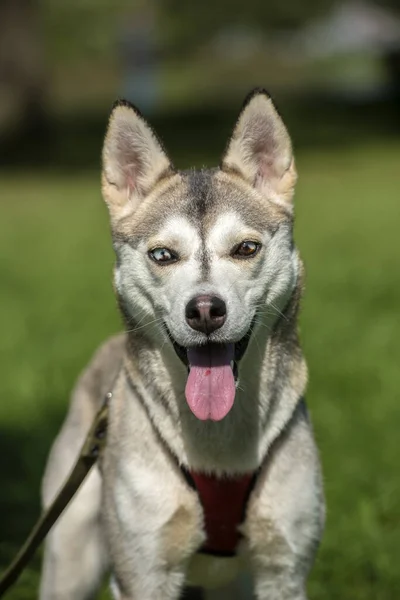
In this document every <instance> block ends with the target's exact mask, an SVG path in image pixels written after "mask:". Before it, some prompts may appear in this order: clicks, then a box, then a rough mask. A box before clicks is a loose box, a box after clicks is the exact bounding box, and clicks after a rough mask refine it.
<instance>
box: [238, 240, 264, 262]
mask: <svg viewBox="0 0 400 600" xmlns="http://www.w3.org/2000/svg"><path fill="white" fill-rule="evenodd" d="M260 248H261V244H259V243H258V242H253V241H251V240H244V241H243V242H240V244H238V245H237V246H235V247H234V249H233V250H232V252H231V256H233V257H234V258H250V257H251V256H255V255H256V254H257V253H258V251H259V250H260Z"/></svg>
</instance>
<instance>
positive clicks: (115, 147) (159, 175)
mask: <svg viewBox="0 0 400 600" xmlns="http://www.w3.org/2000/svg"><path fill="white" fill-rule="evenodd" d="M174 172H175V171H174V168H173V166H172V164H171V161H170V160H169V158H168V156H167V155H166V153H165V152H164V150H163V147H162V144H161V142H160V141H159V139H158V138H157V136H156V135H155V133H154V132H153V131H152V129H151V128H150V126H149V125H148V124H147V123H146V121H145V120H144V118H143V117H142V115H141V114H140V112H139V111H138V110H137V109H136V108H135V107H134V106H132V105H131V104H129V103H128V102H126V101H125V100H119V101H117V102H116V103H115V104H114V106H113V109H112V111H111V115H110V120H109V124H108V129H107V134H106V137H105V140H104V146H103V173H102V191H103V196H104V200H105V201H106V203H107V206H108V208H109V211H110V215H111V218H112V219H113V220H114V219H115V220H118V219H120V218H122V217H124V216H127V215H128V214H130V213H131V212H133V211H135V210H136V208H137V207H138V205H139V204H140V201H141V200H142V199H143V198H145V197H146V196H147V195H148V194H149V193H150V192H151V190H152V189H153V188H154V186H155V185H156V184H157V182H158V181H160V180H161V179H163V178H165V177H168V176H169V175H171V174H173V173H174Z"/></svg>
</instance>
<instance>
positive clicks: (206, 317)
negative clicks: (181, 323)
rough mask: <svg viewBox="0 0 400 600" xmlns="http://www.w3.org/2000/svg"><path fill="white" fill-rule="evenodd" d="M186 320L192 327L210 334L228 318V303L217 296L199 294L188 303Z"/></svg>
mask: <svg viewBox="0 0 400 600" xmlns="http://www.w3.org/2000/svg"><path fill="white" fill-rule="evenodd" d="M185 316H186V321H187V323H188V324H189V325H190V327H191V328H192V329H195V330H196V331H201V332H202V333H206V334H207V335H209V334H210V333H212V332H213V331H215V330H216V329H219V328H220V327H222V325H223V324H224V323H225V320H226V304H225V302H224V301H223V300H221V298H218V297H217V296H197V298H192V300H190V302H188V304H187V305H186V310H185Z"/></svg>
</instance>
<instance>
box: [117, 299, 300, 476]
mask: <svg viewBox="0 0 400 600" xmlns="http://www.w3.org/2000/svg"><path fill="white" fill-rule="evenodd" d="M298 302H299V294H298V293H297V291H296V290H295V291H294V293H293V294H292V297H291V299H290V301H289V303H288V305H287V307H286V309H285V311H284V313H283V314H282V315H281V316H280V317H279V318H278V319H277V320H276V321H275V322H274V323H273V326H271V327H269V328H268V327H265V324H263V323H260V324H259V325H258V327H256V328H255V331H254V334H253V336H252V339H251V341H250V344H249V347H248V350H247V351H246V354H245V356H244V357H243V359H242V360H241V361H240V365H239V380H238V387H237V391H236V397H235V403H234V406H233V408H232V409H231V411H230V412H229V414H228V415H227V416H226V417H225V418H224V419H222V420H221V421H218V422H214V421H200V420H198V419H197V418H196V417H195V416H194V415H193V414H192V412H191V411H190V408H189V406H188V404H187V402H186V399H185V385H186V381H187V368H186V367H185V366H184V365H183V364H182V362H181V361H180V359H179V358H178V357H177V355H176V353H175V351H174V349H173V348H172V345H170V344H169V345H167V344H164V346H162V347H161V349H160V345H159V344H157V345H155V344H154V342H153V343H152V342H151V341H150V340H147V339H146V338H144V337H141V339H140V340H139V339H138V337H137V334H135V333H130V334H128V352H127V357H126V358H127V360H126V365H127V370H128V373H129V377H130V379H131V380H132V382H133V383H134V387H135V390H136V393H137V394H138V395H139V396H140V397H141V401H142V402H143V403H144V405H145V406H146V408H147V410H148V412H149V415H150V417H151V419H152V421H153V424H154V426H155V428H156V429H157V431H158V432H159V434H160V436H161V437H162V438H163V440H164V441H165V443H166V444H167V445H168V447H169V448H170V450H171V451H172V453H173V454H175V456H176V457H177V460H178V462H179V463H180V464H183V465H185V466H186V467H187V468H189V469H194V470H197V471H206V472H214V473H216V474H221V475H222V474H237V473H246V472H251V471H254V470H256V469H257V468H258V467H259V466H260V465H261V464H262V461H263V458H264V456H265V455H266V453H267V451H268V447H269V446H270V444H271V443H272V442H273V441H274V439H275V438H276V437H277V435H278V434H279V432H280V431H281V430H282V429H283V428H284V427H285V425H286V423H287V421H288V420H289V418H290V415H291V414H292V412H293V409H294V406H295V405H296V403H297V402H298V401H299V400H300V398H301V397H302V395H303V393H304V390H305V386H306V381H307V370H306V366H305V362H304V359H303V355H302V353H301V349H300V346H299V343H298V339H297V333H296V321H297V312H298V310H297V309H298ZM139 349H140V350H139Z"/></svg>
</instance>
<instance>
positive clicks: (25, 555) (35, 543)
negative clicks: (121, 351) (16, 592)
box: [0, 392, 113, 598]
mask: <svg viewBox="0 0 400 600" xmlns="http://www.w3.org/2000/svg"><path fill="white" fill-rule="evenodd" d="M112 395H113V394H112V392H108V393H107V394H106V396H105V398H104V401H103V404H102V406H101V408H100V410H99V411H98V413H97V414H96V416H95V419H94V421H93V424H92V426H91V428H90V430H89V433H88V435H87V437H86V439H85V441H84V443H83V446H82V449H81V451H80V454H79V456H78V459H77V461H76V463H75V465H74V467H73V469H72V471H71V473H70V475H69V477H68V479H67V481H66V482H65V483H64V485H63V487H62V488H61V490H60V491H59V492H58V494H57V496H56V497H55V499H54V500H53V502H52V504H50V506H49V507H48V508H47V510H46V511H45V512H44V513H42V515H41V516H40V518H39V520H38V521H37V522H36V524H35V526H34V527H33V529H32V531H31V533H30V534H29V536H28V538H27V539H26V541H25V543H24V545H23V546H22V548H21V549H20V550H19V552H18V554H17V556H16V557H15V558H14V560H13V561H12V563H11V564H10V565H9V567H8V568H7V570H6V571H5V573H4V574H3V576H2V577H1V579H0V598H2V597H3V596H4V595H5V593H6V592H7V591H8V590H9V588H10V587H11V586H12V585H13V584H14V583H15V582H16V581H17V579H18V578H19V576H20V575H21V573H22V571H23V570H24V568H25V567H26V565H27V564H28V563H29V561H30V559H31V558H32V556H33V555H34V553H35V551H36V550H37V548H38V547H39V546H40V544H41V543H42V541H43V539H44V538H45V537H46V535H47V534H48V532H49V531H50V529H51V528H52V526H53V525H54V523H55V522H56V521H57V519H58V517H59V516H60V515H61V513H62V512H63V510H64V509H65V507H66V506H67V504H68V503H69V502H70V500H71V499H72V498H73V496H74V495H75V493H76V492H77V490H78V488H79V487H80V486H81V484H82V483H83V481H84V480H85V479H86V477H87V475H88V473H89V471H90V470H91V468H92V467H93V465H94V464H95V463H96V462H97V459H98V458H99V456H100V453H101V451H102V450H103V448H104V446H105V442H106V433H107V424H108V407H109V401H110V400H111V398H112Z"/></svg>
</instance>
